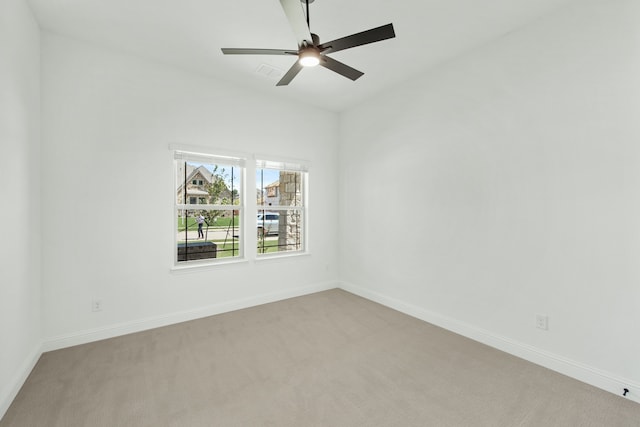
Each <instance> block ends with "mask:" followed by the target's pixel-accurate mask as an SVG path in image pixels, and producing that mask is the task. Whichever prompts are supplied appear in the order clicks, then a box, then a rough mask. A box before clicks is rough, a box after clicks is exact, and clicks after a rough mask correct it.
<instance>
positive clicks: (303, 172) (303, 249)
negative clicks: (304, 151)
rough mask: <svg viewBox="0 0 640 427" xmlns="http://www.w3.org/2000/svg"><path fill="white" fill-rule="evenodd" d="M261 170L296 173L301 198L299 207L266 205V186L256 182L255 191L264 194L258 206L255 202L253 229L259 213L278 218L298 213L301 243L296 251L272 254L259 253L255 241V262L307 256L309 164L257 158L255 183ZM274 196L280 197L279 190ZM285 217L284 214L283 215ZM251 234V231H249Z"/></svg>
mask: <svg viewBox="0 0 640 427" xmlns="http://www.w3.org/2000/svg"><path fill="white" fill-rule="evenodd" d="M261 169H271V170H278V171H283V172H296V173H300V177H301V183H300V191H301V193H302V194H301V197H300V202H301V206H272V205H266V204H265V199H266V198H267V197H269V196H268V195H267V193H268V189H267V188H266V186H265V185H264V182H262V183H261V185H259V184H258V182H256V187H255V188H256V190H258V191H260V190H263V191H264V193H261V196H260V200H261V203H262V204H260V203H259V202H258V201H256V209H255V214H254V215H253V216H252V218H253V221H256V223H255V226H254V227H255V228H256V229H257V227H258V223H257V216H258V215H259V214H261V213H264V215H265V216H266V215H268V213H269V212H278V214H279V217H280V218H282V216H283V214H282V212H286V211H291V210H294V211H298V212H300V216H301V220H302V226H301V230H300V233H301V239H300V240H301V243H300V248H299V249H296V250H289V251H278V252H273V253H260V248H259V246H258V244H259V239H257V241H256V245H255V250H256V255H255V256H256V260H266V259H272V258H284V257H295V256H300V255H307V254H309V232H308V230H309V224H308V223H309V207H308V206H309V203H308V200H309V163H308V162H304V161H300V160H283V159H274V158H265V157H257V158H256V164H255V174H254V176H255V177H256V181H257V175H258V173H259V171H260V170H261ZM276 194H278V196H277V197H280V191H279V189H278V190H277V191H276ZM285 215H286V213H285ZM249 232H251V231H249Z"/></svg>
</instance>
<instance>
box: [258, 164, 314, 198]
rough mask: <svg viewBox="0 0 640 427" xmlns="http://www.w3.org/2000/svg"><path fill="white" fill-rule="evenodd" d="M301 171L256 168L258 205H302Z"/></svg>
mask: <svg viewBox="0 0 640 427" xmlns="http://www.w3.org/2000/svg"><path fill="white" fill-rule="evenodd" d="M302 176H303V174H302V172H295V171H284V170H277V169H257V170H256V188H257V193H256V202H257V205H258V206H302V200H303V199H302V188H303V186H302Z"/></svg>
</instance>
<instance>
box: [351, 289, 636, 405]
mask: <svg viewBox="0 0 640 427" xmlns="http://www.w3.org/2000/svg"><path fill="white" fill-rule="evenodd" d="M339 287H340V288H341V289H344V290H345V291H347V292H351V293H353V294H355V295H358V296H361V297H363V298H366V299H368V300H371V301H374V302H377V303H379V304H382V305H384V306H386V307H389V308H392V309H394V310H397V311H400V312H402V313H404V314H407V315H409V316H412V317H415V318H417V319H420V320H424V321H425V322H428V323H431V324H434V325H436V326H440V327H441V328H444V329H447V330H449V331H452V332H455V333H457V334H459V335H462V336H464V337H467V338H470V339H472V340H474V341H478V342H481V343H483V344H486V345H488V346H491V347H493V348H497V349H498V350H502V351H504V352H506V353H509V354H512V355H514V356H517V357H520V358H522V359H525V360H527V361H529V362H532V363H535V364H536V365H540V366H544V367H545V368H548V369H551V370H553V371H556V372H559V373H561V374H563V375H566V376H568V377H571V378H574V379H577V380H578V381H582V382H584V383H587V384H590V385H592V386H594V387H598V388H600V389H603V390H606V391H608V392H611V393H613V394H616V395H618V396H622V393H623V390H624V389H625V388H627V389H629V393H627V395H626V396H625V398H626V399H629V400H632V401H634V402H638V403H640V384H639V383H637V382H634V381H629V380H627V379H624V378H620V377H618V376H616V375H613V374H611V373H609V372H605V371H602V370H600V369H597V368H594V367H591V366H588V365H585V364H583V363H579V362H576V361H574V360H571V359H567V358H565V357H562V356H559V355H557V354H553V353H550V352H547V351H544V350H541V349H538V348H536V347H533V346H530V345H528V344H523V343H520V342H517V341H514V340H511V339H509V338H506V337H502V336H500V335H496V334H494V333H492V332H490V331H487V330H484V329H481V328H478V327H476V326H473V325H470V324H468V323H464V322H460V321H458V320H455V319H451V318H448V317H446V316H443V315H441V314H439V313H435V312H432V311H429V310H425V309H423V308H421V307H418V306H415V305H413V304H409V303H406V302H404V301H401V300H398V299H395V298H391V297H388V296H386V295H383V294H380V293H378V292H374V291H371V290H369V289H365V288H362V287H359V286H356V285H354V284H352V283H347V282H342V283H341V284H340V286H339Z"/></svg>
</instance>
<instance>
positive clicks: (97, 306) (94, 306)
mask: <svg viewBox="0 0 640 427" xmlns="http://www.w3.org/2000/svg"><path fill="white" fill-rule="evenodd" d="M91 311H102V300H101V299H94V300H92V301H91Z"/></svg>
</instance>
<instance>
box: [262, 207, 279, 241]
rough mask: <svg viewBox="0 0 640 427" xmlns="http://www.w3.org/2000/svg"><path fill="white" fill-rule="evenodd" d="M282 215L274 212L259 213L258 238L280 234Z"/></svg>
mask: <svg viewBox="0 0 640 427" xmlns="http://www.w3.org/2000/svg"><path fill="white" fill-rule="evenodd" d="M279 223H280V214H278V213H274V212H260V213H258V236H268V235H270V234H278V225H279Z"/></svg>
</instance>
